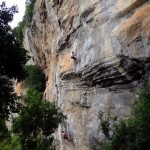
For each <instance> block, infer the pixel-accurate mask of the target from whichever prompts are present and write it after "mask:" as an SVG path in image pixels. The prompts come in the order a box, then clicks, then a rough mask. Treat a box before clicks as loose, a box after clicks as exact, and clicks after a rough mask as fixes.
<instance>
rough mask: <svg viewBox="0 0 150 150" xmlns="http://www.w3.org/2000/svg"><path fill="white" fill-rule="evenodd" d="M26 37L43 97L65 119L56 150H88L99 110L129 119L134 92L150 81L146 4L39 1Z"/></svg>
mask: <svg viewBox="0 0 150 150" xmlns="http://www.w3.org/2000/svg"><path fill="white" fill-rule="evenodd" d="M26 35H27V36H26V38H25V41H24V43H25V44H26V48H28V49H29V50H30V51H31V53H32V54H33V61H34V63H37V64H39V65H40V66H42V68H43V69H44V70H45V74H46V75H47V77H48V81H47V86H46V89H45V93H44V96H45V98H46V99H47V100H49V101H52V100H55V101H57V102H58V105H59V106H60V107H61V109H62V110H63V112H64V114H66V116H67V120H66V124H64V125H61V126H60V127H59V130H58V135H57V137H56V138H57V139H58V142H59V145H60V146H59V148H58V149H59V150H72V149H75V150H89V149H90V145H91V144H92V143H93V141H94V140H98V141H102V140H103V138H104V135H103V133H102V132H101V131H99V130H98V126H99V123H98V119H97V114H98V112H99V111H100V110H102V111H103V112H105V113H110V114H111V116H115V117H117V118H126V117H129V116H130V115H131V112H130V110H131V107H132V105H133V104H134V102H135V101H136V99H137V97H138V95H136V94H137V92H135V91H137V90H138V89H139V88H140V87H142V86H143V85H144V84H145V83H147V82H150V71H149V70H150V1H149V0H126V1H125V0H37V1H36V3H35V8H34V14H33V18H32V23H31V27H30V28H29V29H28V31H26ZM72 51H74V52H75V54H76V55H77V58H78V62H77V63H76V62H75V61H74V60H73V59H71V58H70V53H71V52H72ZM61 130H66V131H67V132H68V133H69V134H70V136H71V137H72V138H73V142H74V147H73V145H72V144H71V143H70V142H67V141H65V140H63V139H62V138H61V136H60V132H61Z"/></svg>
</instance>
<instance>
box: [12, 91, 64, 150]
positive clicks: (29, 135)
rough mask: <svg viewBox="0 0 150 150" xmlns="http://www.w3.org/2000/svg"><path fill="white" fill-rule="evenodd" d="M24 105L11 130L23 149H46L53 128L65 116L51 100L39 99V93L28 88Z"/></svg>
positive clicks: (50, 143)
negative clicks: (18, 138)
mask: <svg viewBox="0 0 150 150" xmlns="http://www.w3.org/2000/svg"><path fill="white" fill-rule="evenodd" d="M25 101H26V103H27V105H26V107H24V108H23V109H22V111H21V112H20V115H19V117H18V118H15V120H14V124H13V130H14V132H15V133H18V134H19V136H20V138H21V141H22V145H23V147H24V148H25V149H28V150H30V149H32V150H34V149H35V150H40V149H42V150H47V149H48V147H49V146H51V145H52V142H53V137H52V133H54V131H55V129H56V128H57V127H58V125H59V123H61V122H62V121H63V120H64V119H65V116H64V115H63V114H62V112H61V111H60V109H59V107H57V105H56V104H55V103H54V102H52V103H50V102H47V101H45V100H42V99H41V93H38V91H35V90H33V89H29V90H28V92H27V96H26V97H25Z"/></svg>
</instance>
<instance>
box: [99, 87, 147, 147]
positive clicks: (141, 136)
mask: <svg viewBox="0 0 150 150" xmlns="http://www.w3.org/2000/svg"><path fill="white" fill-rule="evenodd" d="M100 119H101V127H102V130H103V133H104V134H105V136H106V141H105V142H104V143H102V145H101V148H97V149H101V150H148V149H149V147H150V86H146V87H145V88H143V89H142V90H141V93H140V95H139V100H138V102H137V103H136V104H135V106H134V108H133V116H132V117H131V118H129V119H127V120H121V121H120V122H117V123H114V126H113V128H110V126H109V125H110V122H109V121H108V120H105V119H102V116H101V117H100ZM110 130H113V135H112V136H110V134H109V133H110V132H109V131H110Z"/></svg>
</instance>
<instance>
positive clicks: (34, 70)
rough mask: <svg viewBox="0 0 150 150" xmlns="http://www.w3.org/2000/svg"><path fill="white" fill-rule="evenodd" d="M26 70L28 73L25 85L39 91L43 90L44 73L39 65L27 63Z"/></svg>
mask: <svg viewBox="0 0 150 150" xmlns="http://www.w3.org/2000/svg"><path fill="white" fill-rule="evenodd" d="M26 72H27V73H28V77H27V78H26V80H25V83H26V84H27V86H28V87H29V88H32V89H35V90H37V91H39V92H43V91H44V89H45V74H44V73H43V71H42V69H41V67H39V66H37V65H28V66H26Z"/></svg>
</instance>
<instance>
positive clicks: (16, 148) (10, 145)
mask: <svg viewBox="0 0 150 150" xmlns="http://www.w3.org/2000/svg"><path fill="white" fill-rule="evenodd" d="M12 149H13V150H21V149H22V147H21V143H20V139H19V137H18V136H16V135H13V136H11V137H10V138H9V139H8V138H7V139H5V140H3V141H1V142H0V150H12Z"/></svg>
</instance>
